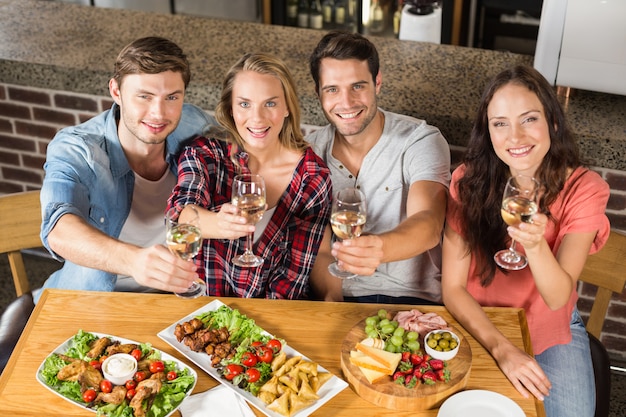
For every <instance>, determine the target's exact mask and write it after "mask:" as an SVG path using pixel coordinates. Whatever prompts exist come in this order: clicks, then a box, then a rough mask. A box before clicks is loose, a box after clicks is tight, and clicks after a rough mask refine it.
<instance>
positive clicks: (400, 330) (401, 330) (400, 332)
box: [393, 327, 404, 337]
mask: <svg viewBox="0 0 626 417" xmlns="http://www.w3.org/2000/svg"><path fill="white" fill-rule="evenodd" d="M393 335H394V336H400V337H402V336H404V327H396V330H394V331H393Z"/></svg>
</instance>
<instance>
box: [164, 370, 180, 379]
mask: <svg viewBox="0 0 626 417" xmlns="http://www.w3.org/2000/svg"><path fill="white" fill-rule="evenodd" d="M165 377H166V378H167V380H168V381H173V380H175V379H176V378H178V374H177V373H176V371H169V372H168V373H167V375H166V376H165Z"/></svg>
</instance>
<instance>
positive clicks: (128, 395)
mask: <svg viewBox="0 0 626 417" xmlns="http://www.w3.org/2000/svg"><path fill="white" fill-rule="evenodd" d="M134 396H135V388H133V389H129V390H128V391H126V399H127V400H128V401H130V400H132V399H133V397H134Z"/></svg>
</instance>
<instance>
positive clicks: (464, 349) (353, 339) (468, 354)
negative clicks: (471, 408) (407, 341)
mask: <svg viewBox="0 0 626 417" xmlns="http://www.w3.org/2000/svg"><path fill="white" fill-rule="evenodd" d="M392 313H395V312H392ZM374 315H376V311H372V312H371V314H369V315H366V316H364V317H365V318H366V317H368V316H374ZM392 315H393V314H392ZM365 318H363V320H361V321H359V322H358V323H357V324H355V325H354V327H352V329H350V331H349V332H348V334H347V335H346V337H345V339H344V340H343V343H342V344H341V370H342V371H343V374H344V376H345V378H346V381H348V383H349V384H350V386H351V388H352V389H353V390H354V392H356V393H357V394H358V395H359V396H360V397H361V398H363V399H364V400H366V401H369V402H371V403H372V404H375V405H377V406H380V407H385V408H389V409H393V410H405V411H409V410H428V409H431V408H435V407H439V406H441V403H442V402H443V401H445V399H446V398H448V397H449V396H451V395H452V394H454V393H455V392H458V391H460V390H462V389H463V388H465V386H466V385H467V380H468V378H469V374H470V370H471V367H472V349H471V348H470V345H469V343H468V342H467V340H466V339H465V338H464V337H463V335H462V333H461V332H459V331H458V330H457V329H455V328H454V327H452V326H451V330H452V331H453V332H454V333H455V334H457V335H459V339H460V341H461V342H460V344H459V352H458V353H457V355H456V356H455V357H454V358H453V359H451V360H449V361H447V368H448V370H449V371H450V374H451V375H450V381H449V382H447V383H445V382H442V381H438V382H437V383H436V384H434V385H426V384H419V385H417V386H416V387H415V388H406V387H404V386H402V385H398V384H396V383H394V382H393V381H392V378H391V377H389V378H386V379H385V380H383V381H379V382H376V383H374V384H371V383H370V382H369V381H368V380H367V378H365V375H363V373H362V372H361V370H360V369H359V367H358V366H356V365H354V364H352V363H351V362H350V351H351V350H354V349H355V345H356V344H357V342H360V341H362V340H363V339H364V338H366V337H367V335H366V334H365V330H364V329H365ZM420 344H421V346H422V348H421V351H422V353H424V348H423V346H424V340H423V339H422V338H420Z"/></svg>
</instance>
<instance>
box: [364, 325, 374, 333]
mask: <svg viewBox="0 0 626 417" xmlns="http://www.w3.org/2000/svg"><path fill="white" fill-rule="evenodd" d="M375 331H376V326H372V325H369V324H367V325H365V333H367V334H370V333H371V332H375Z"/></svg>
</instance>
